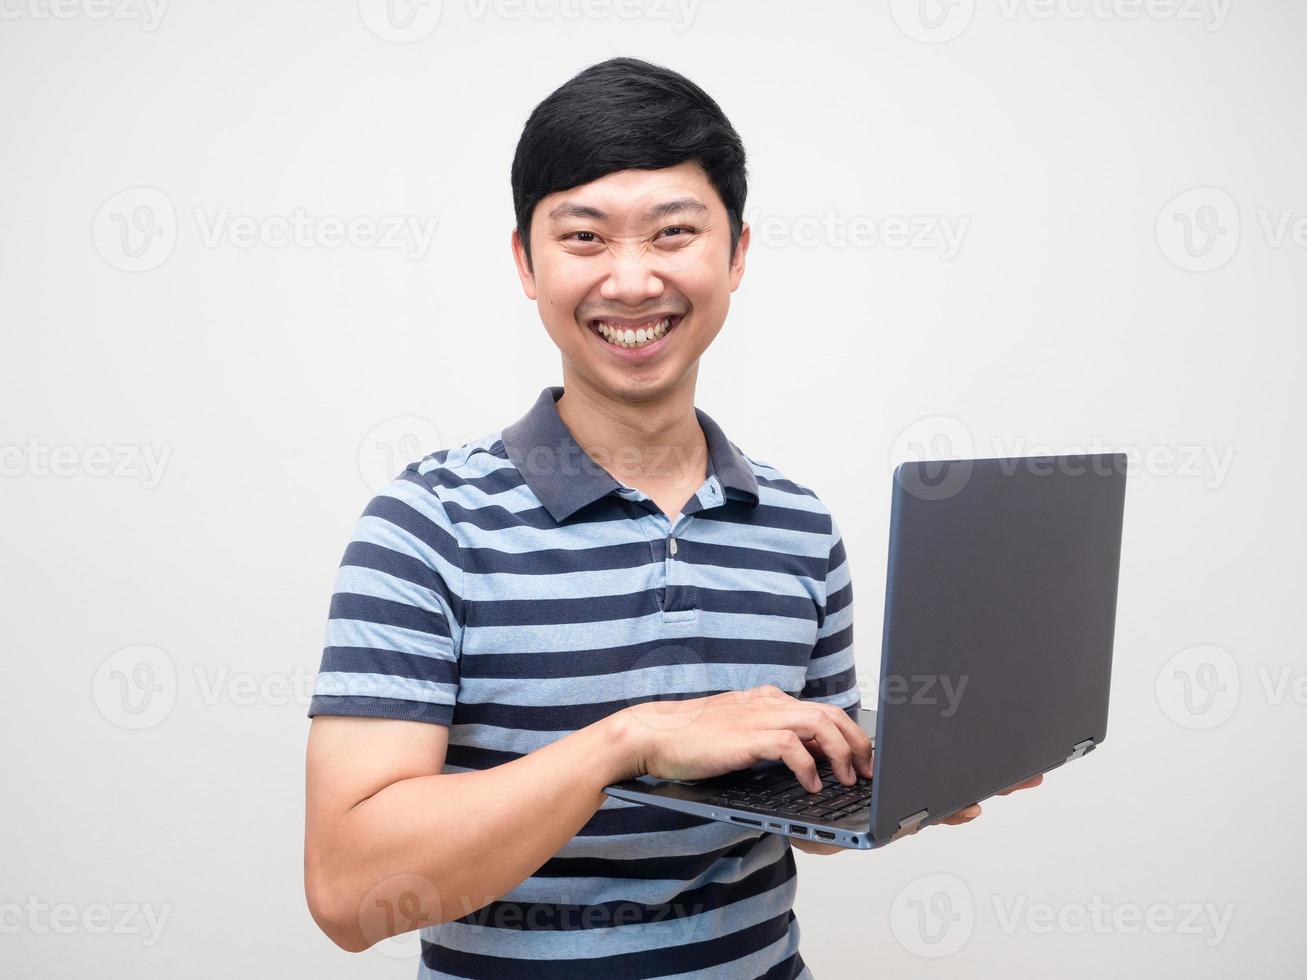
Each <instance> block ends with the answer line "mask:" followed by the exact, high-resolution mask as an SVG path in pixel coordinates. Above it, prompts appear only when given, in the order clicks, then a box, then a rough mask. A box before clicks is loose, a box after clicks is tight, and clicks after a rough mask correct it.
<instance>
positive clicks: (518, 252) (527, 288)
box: [512, 228, 536, 299]
mask: <svg viewBox="0 0 1307 980" xmlns="http://www.w3.org/2000/svg"><path fill="white" fill-rule="evenodd" d="M512 245H513V261H514V262H516V263H517V277H518V278H519V279H521V280H522V292H524V293H526V298H527V299H535V298H536V277H535V273H534V272H532V271H531V260H530V259H528V258H527V257H526V249H525V248H523V247H522V236H521V235H519V234H518V233H517V229H516V228H514V229H513V237H512Z"/></svg>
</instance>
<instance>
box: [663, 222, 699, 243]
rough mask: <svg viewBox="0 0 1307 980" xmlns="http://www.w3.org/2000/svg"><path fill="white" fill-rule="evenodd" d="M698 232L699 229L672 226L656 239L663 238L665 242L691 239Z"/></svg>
mask: <svg viewBox="0 0 1307 980" xmlns="http://www.w3.org/2000/svg"><path fill="white" fill-rule="evenodd" d="M697 231H698V229H697V228H692V227H690V226H689V225H672V226H671V227H669V228H664V229H663V230H662V231H660V232H659V233H658V234H657V235H655V236H654V237H655V238H661V239H663V240H666V239H669V238H689V237H690V236H692V235H694V234H695V233H697Z"/></svg>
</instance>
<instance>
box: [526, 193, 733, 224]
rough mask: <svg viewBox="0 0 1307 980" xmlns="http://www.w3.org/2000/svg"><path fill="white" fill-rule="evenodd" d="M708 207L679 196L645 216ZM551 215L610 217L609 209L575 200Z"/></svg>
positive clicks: (704, 211) (653, 217)
mask: <svg viewBox="0 0 1307 980" xmlns="http://www.w3.org/2000/svg"><path fill="white" fill-rule="evenodd" d="M707 213H708V207H707V205H705V204H704V203H703V202H702V201H699V200H697V199H696V198H693V197H678V198H676V199H675V200H672V201H663V202H662V203H660V204H655V205H654V206H653V207H651V208H649V210H647V211H646V212H645V213H644V217H645V218H648V219H650V220H652V221H657V220H659V219H660V218H668V217H671V216H672V215H676V214H707ZM549 217H550V218H551V219H554V218H582V219H588V220H590V221H607V220H608V219H609V217H610V215H609V214H608V212H607V211H601V210H600V209H599V208H596V207H591V206H590V205H588V204H578V203H576V202H575V201H563V202H562V203H561V204H559V205H558V206H557V207H556V208H554V209H553V210H552V211H550V212H549Z"/></svg>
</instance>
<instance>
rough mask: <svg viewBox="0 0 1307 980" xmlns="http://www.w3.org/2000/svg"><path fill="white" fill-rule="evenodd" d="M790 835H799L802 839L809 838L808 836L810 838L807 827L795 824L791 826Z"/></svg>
mask: <svg viewBox="0 0 1307 980" xmlns="http://www.w3.org/2000/svg"><path fill="white" fill-rule="evenodd" d="M790 833H791V834H798V835H799V836H800V837H807V836H808V828H807V827H800V826H799V825H798V824H793V823H792V824H790Z"/></svg>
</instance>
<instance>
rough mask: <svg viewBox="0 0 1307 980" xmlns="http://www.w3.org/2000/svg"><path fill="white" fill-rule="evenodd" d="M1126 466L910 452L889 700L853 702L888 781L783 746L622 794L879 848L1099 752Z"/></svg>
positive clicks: (886, 660)
mask: <svg viewBox="0 0 1307 980" xmlns="http://www.w3.org/2000/svg"><path fill="white" fill-rule="evenodd" d="M1125 481H1126V457H1125V455H1124V454H1122V453H1100V454H1082V455H1063V456H1032V457H1019V458H1007V459H968V460H929V461H914V462H908V463H903V464H901V465H899V466H898V467H897V468H896V469H895V470H894V476H893V485H892V505H891V511H890V533H889V567H888V574H887V577H886V584H885V622H884V634H883V637H882V643H881V670H880V677H881V681H880V685H879V692H878V698H877V701H878V703H877V706H876V710H875V711H869V710H866V709H864V708H861V707H860V706H859V707H854V708H848V709H846V711H848V713H849V714H850V716H851V717H853V718H854V720H855V721H857V722H858V724H859V725H861V726H862V728H863V730H864V731H865V732H866V733H867V734H868V735H869V736H871V738H872V745H873V748H874V756H873V763H874V766H873V776H872V778H871V779H864V778H862V777H859V779H858V781H857V783H856V784H855V785H853V786H845V785H844V784H843V783H840V782H839V781H838V779H837V778H836V777H835V775H834V774H833V773H832V771H831V766H830V763H829V761H826V760H820V761H819V762H818V773H819V774H820V775H821V777H822V789H821V791H820V792H819V793H811V792H809V790H808V789H807V788H806V787H804V786H802V785H801V784H800V783H799V782H798V780H797V779H795V777H794V774H793V773H792V772H791V771H790V769H789V768H788V767H787V766H785V765H784V764H783V763H779V762H774V761H769V762H764V763H760V764H758V765H755V766H754V767H752V768H751V769H746V770H740V771H737V772H731V773H727V774H725V775H722V776H717V777H714V778H712V779H701V780H660V779H657V778H655V777H652V776H642V777H640V778H638V779H631V780H625V781H623V782H620V783H616V784H614V785H611V786H608V787H606V788H605V792H606V793H607V794H608V795H609V796H612V797H615V798H617V799H621V800H629V801H632V802H636V803H643V804H647V805H650V806H660V807H666V808H669V809H672V810H679V811H681V812H684V813H689V814H694V815H697V816H701V817H707V818H709V819H712V820H720V821H724V822H727V823H732V824H738V825H741V826H744V827H751V828H756V829H758V830H761V831H763V832H766V833H774V834H784V835H787V836H789V837H794V838H799V839H807V840H816V841H820V842H822V843H827V844H834V845H837V846H840V847H846V848H856V849H859V850H867V849H871V848H875V847H880V846H882V845H884V844H887V843H889V842H890V841H892V840H896V839H898V838H899V837H902V836H904V835H905V834H909V833H911V832H913V831H914V830H917V829H918V828H920V827H923V826H926V825H928V824H931V823H934V822H936V821H939V820H941V819H943V818H945V817H947V816H949V815H951V814H953V813H956V812H957V811H959V810H962V809H965V808H966V807H968V806H970V805H971V804H972V803H978V802H980V801H982V800H984V799H987V798H988V797H990V796H993V795H994V794H995V793H997V792H999V791H1001V790H1003V789H1006V788H1007V787H1009V786H1012V785H1013V784H1015V783H1018V782H1021V781H1023V780H1025V779H1028V778H1030V777H1033V776H1035V775H1037V774H1039V773H1044V772H1048V771H1050V770H1052V769H1056V768H1057V767H1059V766H1061V765H1063V764H1064V763H1067V762H1070V761H1072V760H1074V759H1079V758H1082V757H1083V756H1085V755H1086V754H1088V753H1089V752H1091V751H1092V750H1093V749H1095V748H1096V747H1097V746H1099V745H1101V744H1102V742H1103V740H1104V738H1105V737H1106V735H1107V707H1108V693H1109V687H1110V683H1111V669H1112V642H1113V636H1114V632H1115V624H1116V598H1117V581H1118V573H1119V567H1120V556H1121V528H1122V517H1123V513H1124V504H1125ZM790 693H791V694H795V693H796V692H790ZM796 696H797V695H796Z"/></svg>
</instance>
